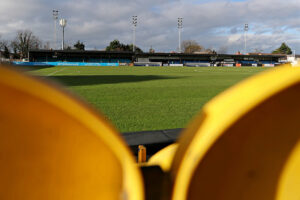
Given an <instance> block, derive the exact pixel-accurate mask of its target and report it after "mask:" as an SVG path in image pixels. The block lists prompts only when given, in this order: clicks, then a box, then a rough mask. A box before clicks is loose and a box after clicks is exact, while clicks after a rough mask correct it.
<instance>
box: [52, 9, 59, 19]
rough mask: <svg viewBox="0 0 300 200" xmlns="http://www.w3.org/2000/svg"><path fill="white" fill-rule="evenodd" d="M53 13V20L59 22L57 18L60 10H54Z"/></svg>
mask: <svg viewBox="0 0 300 200" xmlns="http://www.w3.org/2000/svg"><path fill="white" fill-rule="evenodd" d="M52 13H53V18H54V19H55V20H57V18H58V10H53V11H52Z"/></svg>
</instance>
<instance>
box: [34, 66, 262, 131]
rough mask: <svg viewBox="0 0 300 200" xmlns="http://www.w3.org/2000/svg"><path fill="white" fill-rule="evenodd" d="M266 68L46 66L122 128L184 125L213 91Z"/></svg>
mask: <svg viewBox="0 0 300 200" xmlns="http://www.w3.org/2000/svg"><path fill="white" fill-rule="evenodd" d="M263 70H265V69H264V68H257V67H251V68H250V67H245V68H226V67H69V66H68V67H49V68H36V69H34V70H31V71H30V73H31V74H34V75H38V76H42V77H45V78H47V79H51V80H55V81H56V82H59V83H61V84H62V85H64V86H66V87H67V88H68V89H69V90H71V91H72V92H73V93H75V94H77V96H80V97H81V98H82V99H84V100H85V101H87V102H89V103H90V104H92V105H93V106H94V107H95V108H96V109H97V110H99V111H100V112H101V113H103V114H104V115H105V116H106V117H107V118H109V119H110V121H111V122H112V123H113V124H114V126H115V127H116V128H117V129H119V131H120V132H130V131H143V130H162V129H172V128H184V127H186V125H187V123H188V122H190V121H191V120H192V118H193V117H194V116H195V115H196V114H197V113H198V112H199V111H200V110H201V107H202V106H203V105H204V104H205V103H206V102H207V101H209V100H210V99H212V98H213V97H214V96H216V95H217V94H219V93H220V92H222V91H224V90H225V89H226V88H228V87H230V86H232V85H234V84H235V83H237V82H239V81H241V80H243V79H245V78H247V77H249V76H251V75H253V74H256V73H258V72H261V71H263Z"/></svg>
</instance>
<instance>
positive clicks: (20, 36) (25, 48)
mask: <svg viewBox="0 0 300 200" xmlns="http://www.w3.org/2000/svg"><path fill="white" fill-rule="evenodd" d="M41 45H42V42H41V41H40V40H39V38H38V37H37V36H35V35H34V34H33V33H32V32H31V31H29V30H22V31H18V32H17V35H16V37H15V39H14V40H13V41H12V42H11V48H12V49H13V51H14V53H17V54H19V55H20V58H26V57H27V56H28V52H29V50H31V49H39V48H40V47H41Z"/></svg>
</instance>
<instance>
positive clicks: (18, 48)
mask: <svg viewBox="0 0 300 200" xmlns="http://www.w3.org/2000/svg"><path fill="white" fill-rule="evenodd" d="M181 46H182V48H183V51H182V52H183V53H209V54H216V53H221V54H222V53H227V49H226V48H225V47H221V48H220V49H219V50H218V52H216V51H215V50H213V49H206V48H204V47H203V46H202V45H200V44H198V43H197V42H196V41H195V40H184V41H183V42H182V43H181ZM38 49H50V45H49V42H47V43H43V42H42V41H41V40H40V39H39V38H38V37H37V36H35V35H34V34H33V32H32V31H30V30H22V31H18V32H17V34H16V36H15V38H14V39H13V40H12V41H7V40H3V39H1V35H0V51H1V52H2V56H4V57H5V58H9V57H13V58H20V59H22V58H27V57H28V52H29V50H38ZM71 49H75V50H85V44H84V43H83V42H80V40H78V41H77V42H76V43H75V44H74V45H73V47H70V46H67V47H66V50H71ZM105 50H106V51H133V45H132V44H123V43H121V42H120V41H119V40H117V39H115V40H113V41H111V42H110V43H109V45H108V46H107V47H106V48H105ZM135 51H136V53H142V52H143V51H142V49H141V48H139V47H137V46H136V48H135ZM154 52H155V51H154V49H152V47H151V48H150V49H149V53H154ZM272 53H273V54H292V50H291V48H290V47H289V46H288V45H287V44H286V43H282V44H281V46H280V47H279V48H277V49H275V50H274V51H272Z"/></svg>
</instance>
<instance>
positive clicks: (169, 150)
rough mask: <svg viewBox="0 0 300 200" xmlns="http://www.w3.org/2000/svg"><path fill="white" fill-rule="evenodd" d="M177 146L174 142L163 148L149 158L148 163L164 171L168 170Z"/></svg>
mask: <svg viewBox="0 0 300 200" xmlns="http://www.w3.org/2000/svg"><path fill="white" fill-rule="evenodd" d="M177 147H178V144H176V143H175V144H171V145H169V146H167V147H165V148H163V149H162V150H160V151H159V152H157V153H156V154H154V155H153V156H152V157H151V158H150V159H149V161H148V165H152V166H154V165H157V166H160V167H161V169H162V170H163V171H164V172H169V171H170V169H171V164H172V161H173V158H174V155H175V152H176V150H177Z"/></svg>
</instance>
